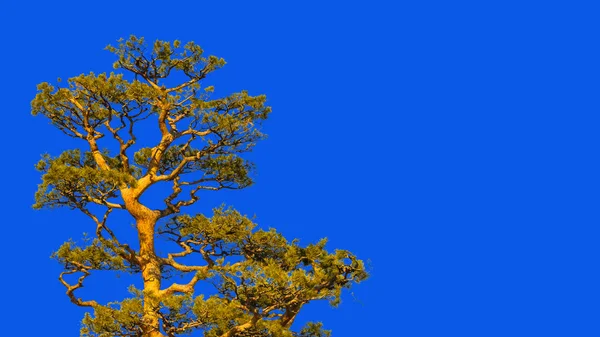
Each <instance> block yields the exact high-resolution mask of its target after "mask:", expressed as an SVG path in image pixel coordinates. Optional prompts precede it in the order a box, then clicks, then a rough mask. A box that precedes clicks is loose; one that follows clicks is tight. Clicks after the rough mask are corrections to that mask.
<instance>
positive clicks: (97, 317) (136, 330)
mask: <svg viewBox="0 0 600 337" xmlns="http://www.w3.org/2000/svg"><path fill="white" fill-rule="evenodd" d="M143 311H144V310H143V299H142V298H141V297H139V296H138V297H134V298H128V299H125V300H123V301H121V302H111V303H108V304H107V305H101V306H97V307H95V308H94V314H93V315H91V314H90V313H85V316H84V317H83V320H82V322H81V323H82V327H81V331H80V335H81V337H92V336H95V337H114V336H141V335H142V327H143V326H144V324H143V321H142V316H143Z"/></svg>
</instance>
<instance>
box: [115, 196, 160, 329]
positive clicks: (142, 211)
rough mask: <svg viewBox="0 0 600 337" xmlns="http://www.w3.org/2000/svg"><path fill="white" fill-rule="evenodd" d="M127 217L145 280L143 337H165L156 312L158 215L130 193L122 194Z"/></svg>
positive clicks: (157, 302)
mask: <svg viewBox="0 0 600 337" xmlns="http://www.w3.org/2000/svg"><path fill="white" fill-rule="evenodd" d="M121 193H122V196H123V201H125V206H126V208H127V210H128V211H129V213H130V214H131V215H132V216H133V217H134V219H135V220H136V226H137V231H138V239H139V242H140V251H139V263H140V268H141V270H142V277H143V280H144V289H143V294H144V308H143V309H144V313H143V317H142V319H143V322H144V324H143V326H142V330H143V337H164V335H163V334H162V333H161V332H160V322H159V315H158V311H159V309H160V285H161V284H160V283H161V279H162V275H161V271H160V261H159V259H158V257H157V256H156V252H155V249H154V231H155V227H156V221H157V220H158V214H157V212H155V211H152V210H151V209H149V208H147V207H146V206H144V205H142V204H141V203H140V202H139V201H138V200H137V197H138V196H139V194H136V193H135V192H134V191H132V190H121Z"/></svg>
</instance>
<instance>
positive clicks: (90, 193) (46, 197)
mask: <svg viewBox="0 0 600 337" xmlns="http://www.w3.org/2000/svg"><path fill="white" fill-rule="evenodd" d="M103 157H104V159H105V160H106V161H108V162H109V163H111V164H112V167H114V169H110V170H100V169H99V168H98V167H97V165H96V162H95V161H94V159H93V158H92V154H91V153H90V152H84V153H81V151H80V150H78V149H76V150H68V151H65V152H63V153H62V154H61V155H60V156H58V157H56V158H51V157H50V156H49V155H47V154H46V155H44V156H43V157H42V160H40V161H39V162H38V163H37V165H36V169H37V170H38V171H40V172H42V173H43V176H42V183H41V184H40V185H39V186H38V190H37V192H36V194H35V200H36V203H35V204H34V205H33V207H34V208H36V209H40V208H42V207H55V206H69V207H71V208H83V207H85V206H86V205H87V204H88V203H89V202H95V203H100V204H102V203H103V202H106V201H108V200H110V199H113V198H116V197H117V192H118V190H119V187H120V186H122V185H128V186H133V185H135V184H136V179H135V177H136V176H138V175H139V170H138V169H136V168H132V169H131V170H130V172H129V173H124V172H122V170H121V164H120V163H119V161H118V160H117V159H115V158H110V157H109V156H108V153H107V152H105V153H104V154H103Z"/></svg>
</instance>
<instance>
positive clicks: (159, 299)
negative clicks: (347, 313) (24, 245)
mask: <svg viewBox="0 0 600 337" xmlns="http://www.w3.org/2000/svg"><path fill="white" fill-rule="evenodd" d="M107 49H108V50H109V51H111V52H113V53H114V54H116V56H117V57H118V59H117V61H116V62H115V63H114V68H115V69H117V70H122V71H123V73H119V74H115V73H111V74H109V75H107V74H104V73H103V74H98V75H96V74H94V73H90V74H88V75H80V76H77V77H73V78H70V79H68V81H67V84H66V85H65V86H62V87H61V86H60V85H56V86H53V85H51V84H48V83H41V84H40V85H39V86H38V93H37V95H36V97H35V99H34V100H33V101H32V113H33V115H43V116H45V117H47V118H48V119H49V120H50V121H51V124H52V125H54V126H56V127H57V128H58V129H60V130H61V131H62V132H63V133H65V134H66V135H68V136H70V137H73V138H77V139H81V140H82V141H83V144H85V145H84V146H85V148H86V149H85V150H84V149H74V150H67V151H65V152H63V153H62V154H60V155H59V156H57V157H51V156H49V155H44V156H43V158H42V160H41V161H40V162H39V163H38V164H37V169H38V170H39V171H41V172H42V174H43V175H42V183H41V184H40V185H39V189H38V191H37V193H36V195H35V198H36V203H35V205H34V207H35V208H38V209H39V208H44V207H59V206H66V207H69V208H71V209H77V210H79V211H81V212H83V214H85V215H87V216H88V217H89V218H90V219H91V220H92V221H93V222H94V223H95V237H94V238H90V239H87V240H83V242H74V241H68V242H66V243H64V244H63V245H62V246H61V247H60V248H59V249H58V250H57V251H56V252H55V253H54V255H53V256H54V257H55V258H56V259H57V260H58V261H59V262H60V263H61V264H62V265H63V266H64V271H63V272H62V273H61V274H60V277H59V279H60V282H61V283H62V284H63V285H64V286H65V287H66V294H67V296H68V297H69V299H70V300H71V302H73V303H74V304H76V305H78V306H82V307H88V308H91V310H89V312H87V313H86V314H85V317H84V319H83V324H82V329H81V335H82V336H144V337H157V336H178V335H181V334H186V333H190V332H192V331H194V330H198V331H201V332H202V334H203V335H204V336H207V337H208V336H211V337H212V336H221V337H233V336H324V335H328V334H329V332H327V331H324V330H322V329H321V324H320V323H314V324H313V323H309V324H308V325H307V326H305V327H304V328H303V329H301V330H300V331H298V332H292V330H291V326H292V323H293V322H294V319H295V318H296V316H297V315H298V313H299V311H300V310H301V309H302V307H303V306H304V305H305V304H306V303H308V302H310V301H314V300H319V299H328V300H329V301H330V302H331V304H332V305H337V304H338V303H339V300H340V294H341V290H342V288H345V287H349V286H350V285H351V284H353V283H356V282H360V281H362V280H364V279H365V278H366V276H367V274H366V272H365V269H364V266H363V263H362V261H361V260H359V259H357V258H356V257H355V256H354V255H352V254H351V253H350V252H348V251H345V250H336V251H335V252H333V253H330V252H328V251H327V250H326V249H325V240H322V241H320V242H318V243H316V244H311V245H308V246H305V247H303V246H300V245H299V244H298V241H297V240H293V241H291V242H290V241H287V240H286V239H285V238H284V237H282V235H281V234H279V233H277V232H276V231H275V230H272V229H271V230H260V229H258V230H256V225H255V224H254V223H253V221H252V220H251V219H249V218H248V217H246V216H243V215H242V214H240V213H239V212H237V211H235V210H234V209H232V208H226V207H219V208H217V209H215V210H214V211H213V214H212V215H211V216H207V215H204V214H196V215H186V214H182V210H183V209H184V208H185V207H187V206H190V205H192V204H194V203H196V202H197V201H198V199H199V197H198V194H199V193H200V192H201V191H218V190H221V189H241V188H245V187H247V186H250V185H251V184H252V178H251V171H252V168H253V165H252V163H250V162H249V161H248V160H247V159H245V158H244V157H243V156H242V155H243V153H245V152H248V151H250V150H252V148H253V147H254V145H255V144H256V143H257V142H258V141H259V140H261V139H263V138H264V135H263V133H261V131H260V126H261V123H262V122H263V121H264V120H265V119H267V117H268V116H269V113H270V111H271V109H270V108H269V107H268V106H266V105H265V102H266V98H265V96H264V95H260V96H251V95H249V94H248V93H247V92H246V91H242V92H240V93H234V94H231V95H229V96H226V97H223V98H211V92H212V91H213V88H212V87H210V86H208V87H204V86H203V80H204V79H205V78H206V76H207V75H208V74H210V73H212V72H213V71H215V70H216V69H219V68H221V67H222V66H223V65H224V64H225V61H224V60H223V59H222V58H218V57H215V56H204V52H203V50H202V49H201V48H200V47H199V46H198V45H196V44H194V43H193V42H190V43H187V44H185V45H181V43H180V42H179V41H174V42H173V43H171V42H165V41H156V42H155V43H154V44H153V45H152V47H147V45H146V44H145V42H144V40H143V38H136V37H135V36H132V37H130V38H129V39H127V40H123V39H121V40H119V44H118V45H117V46H110V45H109V46H108V47H107ZM152 119H155V122H151V121H152ZM142 124H143V126H144V128H145V129H144V130H145V132H144V135H145V136H146V138H148V139H140V138H143V137H141V136H143V135H140V134H139V129H140V128H141V127H142ZM146 130H147V131H146ZM152 130H155V137H154V138H153V139H154V140H155V141H154V142H152V141H151V139H152V137H151V136H150V135H149V134H151V133H152ZM159 183H168V184H170V185H171V188H172V191H169V192H167V193H165V195H164V196H163V197H164V199H163V200H162V201H163V202H162V203H161V205H162V206H161V207H158V208H156V209H155V208H152V207H150V206H148V204H145V203H144V202H142V201H141V198H142V196H144V194H145V193H146V192H147V191H148V190H149V188H150V187H152V186H154V185H157V184H159ZM159 191H161V190H160V189H159ZM153 198H154V196H153ZM119 211H123V212H127V213H128V214H130V215H131V217H133V219H134V220H135V230H136V231H137V238H138V242H134V243H131V242H130V243H127V242H124V241H123V240H121V239H119V238H118V237H117V235H116V234H115V233H117V232H119V231H113V230H111V228H110V227H109V221H108V220H109V218H111V217H110V215H111V214H112V213H113V212H119ZM111 223H112V222H111ZM111 226H112V225H111ZM113 228H114V227H113ZM157 237H164V238H166V239H167V240H170V241H171V242H173V243H174V244H175V245H173V247H178V249H177V250H176V251H174V252H171V253H167V254H159V253H158V252H157V249H156V245H155V240H156V238H157ZM194 257H196V259H194ZM190 261H192V262H190ZM97 270H112V271H127V272H130V273H132V274H134V275H141V278H142V280H143V283H142V284H143V288H142V289H137V288H135V287H133V286H132V287H131V288H130V291H131V293H132V295H131V298H127V299H124V300H123V301H121V302H114V303H106V304H103V303H99V302H98V301H96V300H94V299H83V298H82V297H80V296H81V295H80V294H79V292H78V290H79V289H80V288H81V287H83V284H84V281H85V279H86V278H87V277H89V276H90V275H92V274H93V273H94V271H97ZM174 274H180V275H182V276H183V279H184V280H185V282H184V283H176V282H172V281H171V280H170V277H171V276H173V275H174ZM200 282H205V283H207V284H208V285H211V287H212V288H210V289H212V290H210V291H209V290H206V291H204V293H203V294H196V293H195V289H196V286H197V284H199V283H200ZM204 289H209V288H208V287H204Z"/></svg>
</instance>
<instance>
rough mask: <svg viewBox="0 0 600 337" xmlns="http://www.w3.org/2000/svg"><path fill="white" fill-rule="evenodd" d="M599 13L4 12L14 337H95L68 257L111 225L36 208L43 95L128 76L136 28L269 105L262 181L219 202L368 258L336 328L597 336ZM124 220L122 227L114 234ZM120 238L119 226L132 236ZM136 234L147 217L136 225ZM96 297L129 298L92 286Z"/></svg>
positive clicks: (253, 6) (533, 7)
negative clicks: (99, 77)
mask: <svg viewBox="0 0 600 337" xmlns="http://www.w3.org/2000/svg"><path fill="white" fill-rule="evenodd" d="M598 22H599V21H598V8H596V6H594V5H593V2H591V1H590V2H579V1H564V2H558V1H544V2H541V1H539V2H536V1H472V2H468V1H397V2H396V1H389V2H381V1H368V2H367V1H360V2H359V1H356V2H354V1H344V2H342V1H340V2H336V1H331V2H327V1H322V2H317V1H302V2H299V1H298V2H291V1H273V2H264V1H247V2H242V1H240V2H235V1H211V2H207V1H180V2H177V5H170V4H169V3H168V2H166V1H160V2H157V1H101V2H100V1H90V2H87V1H53V2H46V1H44V2H42V1H38V2H34V1H33V2H32V1H3V2H2V4H1V5H0V32H1V33H0V34H1V37H2V39H1V42H0V43H1V47H0V58H1V61H2V64H3V67H2V76H1V78H2V80H1V81H0V86H1V88H0V89H1V90H0V95H1V96H0V102H1V105H0V107H1V111H2V114H3V116H4V117H3V119H2V122H1V123H0V130H1V131H0V137H1V144H2V149H3V159H2V165H1V166H0V174H1V176H2V177H3V184H2V188H3V193H2V199H3V202H2V215H3V218H2V223H3V224H2V234H1V238H0V240H1V243H0V249H1V251H0V256H1V257H2V278H1V281H0V282H1V289H2V290H3V295H2V300H3V305H2V308H3V309H2V311H4V313H3V314H2V321H3V324H2V327H0V335H2V336H38V335H41V334H43V335H45V336H76V335H78V330H79V321H80V318H81V317H82V315H83V309H81V308H78V307H76V306H74V305H72V304H71V303H70V302H69V301H68V298H67V296H65V295H64V288H63V287H62V285H60V284H59V282H58V281H57V276H58V273H59V272H60V266H59V265H58V264H57V263H55V262H54V261H52V260H50V259H49V258H48V257H49V255H50V254H51V252H52V251H53V250H54V249H56V248H57V247H58V246H59V245H60V244H61V243H62V242H64V241H65V240H67V239H68V238H70V237H73V238H78V237H79V236H80V234H81V233H82V232H84V231H87V232H92V231H93V229H92V226H93V224H92V223H91V222H90V221H89V220H88V219H86V218H85V217H83V216H81V215H79V214H75V212H71V211H68V210H66V209H60V210H52V211H49V210H43V211H34V210H32V209H31V206H30V205H31V204H32V203H33V193H34V191H35V189H36V185H37V184H38V182H39V174H38V172H36V171H35V170H34V168H33V165H34V164H35V163H36V162H37V160H38V159H39V156H40V154H41V153H44V152H50V153H51V154H55V155H56V154H58V153H60V151H61V150H63V149H67V148H72V147H74V146H76V145H77V143H75V142H74V141H73V140H71V139H69V138H68V137H66V136H63V135H62V134H61V133H60V132H59V131H57V130H55V129H54V128H53V127H52V126H50V125H48V122H47V120H45V119H44V118H42V117H38V118H34V117H32V116H31V115H30V108H29V102H30V101H31V99H32V98H33V97H34V95H35V92H36V90H35V85H36V84H37V83H39V82H43V81H51V82H54V81H55V79H56V78H57V77H62V78H68V77H71V76H76V75H79V74H80V73H87V72H89V71H95V72H103V71H111V64H112V62H113V60H114V59H113V55H112V54H110V53H108V52H106V51H103V48H104V47H105V46H106V45H107V44H109V43H114V41H115V40H116V39H118V38H119V37H127V36H129V35H130V34H136V35H138V36H145V37H146V38H147V39H148V40H150V41H153V40H154V39H156V38H160V39H164V40H173V39H180V40H182V41H188V40H193V41H195V42H197V43H198V44H200V45H201V46H203V48H204V49H205V50H206V51H207V52H208V53H210V54H215V55H218V56H221V57H223V58H225V59H226V61H227V62H228V65H227V66H226V67H225V68H223V69H221V70H219V71H218V72H216V73H214V74H213V76H212V77H211V81H212V82H211V83H212V84H215V86H216V93H218V94H227V93H230V92H234V91H239V90H241V89H248V90H249V91H250V93H251V94H261V93H264V94H266V95H267V97H268V100H269V104H270V105H271V106H272V107H273V110H274V113H273V114H272V117H271V118H270V119H269V120H268V121H267V123H266V124H265V128H264V130H265V132H266V133H268V134H269V138H268V139H267V140H266V141H264V142H262V143H260V144H259V145H258V146H257V148H256V150H255V152H254V153H253V154H252V158H253V159H254V161H255V162H256V163H257V167H258V171H257V174H256V185H254V186H253V187H251V188H248V189H246V190H242V191H234V192H225V193H216V194H211V195H206V196H204V195H203V196H202V199H201V201H200V205H199V206H198V207H197V208H195V209H196V210H205V209H210V208H211V207H214V206H216V205H218V204H220V203H221V202H226V203H227V204H231V205H234V206H235V207H236V208H238V209H239V210H240V211H242V212H243V213H245V214H249V215H252V214H256V215H257V221H258V222H259V223H260V224H261V225H262V226H264V227H270V226H272V227H276V228H277V229H278V230H280V231H281V232H283V233H284V234H285V235H286V236H287V237H289V238H293V237H298V238H301V239H302V241H301V242H303V243H309V242H313V241H316V240H317V239H319V238H320V237H323V236H326V237H329V239H330V243H329V247H330V248H345V249H349V250H351V251H353V252H355V253H356V254H357V255H358V256H360V257H361V258H363V259H365V260H368V261H369V262H368V268H369V270H370V273H371V278H370V279H369V280H367V281H366V282H365V283H362V284H360V285H359V286H357V287H355V288H354V289H353V290H352V293H350V292H347V293H345V294H344V298H343V302H342V305H341V306H340V307H339V308H337V309H331V308H329V307H328V305H327V304H326V303H318V304H311V305H309V306H308V307H307V308H306V310H305V311H304V312H303V313H302V314H301V317H299V322H305V321H307V320H321V321H323V322H324V324H325V327H326V328H328V329H333V332H334V334H333V336H370V335H379V336H599V335H600V301H599V300H600V296H599V285H600V280H599V277H598V271H597V270H598V267H599V265H598V260H599V256H600V255H599V247H600V246H599V244H598V242H599V234H600V231H599V230H598V225H599V221H598V220H599V219H598V218H599V217H598V215H599V214H598V210H599V208H598V205H599V201H600V200H599V191H600V190H599V188H598V187H599V186H598V185H599V172H600V171H599V167H598V152H599V151H598V150H599V146H600V143H599V142H598V140H599V139H598V138H599V134H600V133H599V132H598V127H599V121H600V118H599V115H598V113H599V109H598V108H599V104H598V103H599V95H598V94H599V92H600V88H599V86H600V85H599V84H600V77H599V76H598V75H599V71H598V70H599V69H598V68H599V66H598V65H599V60H600V58H599V56H600V55H599V53H598V34H599V32H600V30H599V27H598V26H599V24H598ZM114 226H115V225H114V224H113V227H114ZM118 226H121V225H117V227H118ZM122 228H123V230H124V231H125V230H126V229H127V228H129V229H130V224H129V223H123V224H122ZM89 281H90V282H89V284H87V286H86V288H85V289H83V291H82V292H81V294H82V295H83V296H84V298H86V295H89V296H87V298H89V297H92V296H95V297H98V298H100V299H102V300H118V299H120V298H121V297H122V296H123V294H124V293H125V292H124V289H125V288H126V286H127V285H128V284H129V283H131V282H130V281H129V280H127V279H126V278H119V279H115V278H114V277H110V276H108V275H99V276H98V277H97V278H96V279H95V281H94V276H92V277H91V278H90V280H89Z"/></svg>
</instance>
